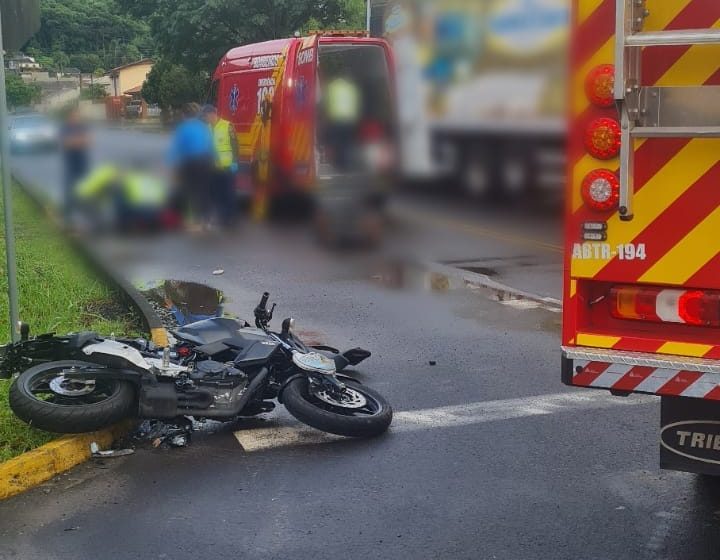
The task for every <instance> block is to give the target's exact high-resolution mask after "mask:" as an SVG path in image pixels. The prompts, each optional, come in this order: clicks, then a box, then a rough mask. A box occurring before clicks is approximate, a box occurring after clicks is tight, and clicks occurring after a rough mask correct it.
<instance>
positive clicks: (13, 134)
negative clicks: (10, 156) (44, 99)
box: [10, 114, 60, 153]
mask: <svg viewBox="0 0 720 560" xmlns="http://www.w3.org/2000/svg"><path fill="white" fill-rule="evenodd" d="M59 141H60V134H59V130H58V126H57V124H56V123H55V122H53V121H52V120H51V119H49V118H48V117H46V116H44V115H37V114H32V115H20V116H17V117H14V118H13V119H12V120H11V121H10V148H11V149H12V151H13V152H15V153H19V152H37V151H52V150H56V149H58V146H59Z"/></svg>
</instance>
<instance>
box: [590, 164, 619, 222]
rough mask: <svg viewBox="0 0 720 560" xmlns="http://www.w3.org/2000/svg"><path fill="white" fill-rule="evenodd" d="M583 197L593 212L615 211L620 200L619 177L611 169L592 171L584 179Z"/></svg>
mask: <svg viewBox="0 0 720 560" xmlns="http://www.w3.org/2000/svg"><path fill="white" fill-rule="evenodd" d="M582 197H583V200H584V201H585V204H587V206H588V207H589V208H591V209H592V210H597V211H598V212H607V211H608V210H614V209H615V208H617V205H618V200H620V181H618V178H617V175H615V173H614V172H613V171H610V170H609V169H596V170H595V171H591V172H590V173H588V174H587V176H586V177H585V179H583V182H582Z"/></svg>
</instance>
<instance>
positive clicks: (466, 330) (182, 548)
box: [0, 133, 720, 560]
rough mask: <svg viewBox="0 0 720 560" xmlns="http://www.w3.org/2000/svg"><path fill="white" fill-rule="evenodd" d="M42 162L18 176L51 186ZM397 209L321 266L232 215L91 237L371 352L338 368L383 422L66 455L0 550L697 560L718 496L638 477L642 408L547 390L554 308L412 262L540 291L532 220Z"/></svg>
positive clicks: (261, 429) (554, 369)
mask: <svg viewBox="0 0 720 560" xmlns="http://www.w3.org/2000/svg"><path fill="white" fill-rule="evenodd" d="M123 134H125V133H123ZM26 163H28V162H26ZM44 165H46V164H45V163H43V162H35V164H33V165H29V166H26V171H25V172H26V173H27V174H31V173H35V174H36V175H35V176H36V178H37V179H41V178H42V177H45V178H46V179H47V180H46V181H44V184H45V186H44V188H46V189H52V187H51V185H52V184H54V183H52V181H51V180H50V179H51V177H52V172H51V171H47V170H43V169H44V168H43V166H44ZM29 170H31V171H29ZM25 178H27V176H26V177H25ZM401 200H402V202H403V203H402V204H401V205H400V210H398V212H397V213H395V214H394V218H393V221H394V225H393V229H392V235H391V236H390V238H389V239H388V243H387V245H386V247H385V249H384V250H382V251H380V252H378V253H374V254H340V255H338V254H328V253H327V252H325V251H323V250H321V249H319V248H318V247H316V246H315V245H314V244H313V242H312V238H311V236H310V235H309V234H308V233H307V232H306V231H304V230H303V229H301V228H297V227H295V228H287V229H277V228H272V227H269V226H252V225H249V224H246V225H244V226H243V227H241V228H240V229H239V231H238V232H236V233H234V234H233V235H225V236H215V237H207V238H191V237H158V238H152V239H143V240H141V241H140V242H137V240H135V241H133V240H125V241H122V242H104V243H105V244H104V245H103V247H104V248H105V249H106V250H107V251H108V252H109V253H111V254H112V256H113V259H114V260H115V261H116V262H117V263H118V265H119V266H122V267H123V268H124V270H125V271H126V273H127V274H128V276H129V277H131V278H132V279H133V280H135V281H136V282H138V283H149V282H153V281H155V282H156V281H160V280H163V279H176V280H187V281H194V282H200V283H203V284H207V285H212V286H213V287H216V288H218V289H220V290H222V291H223V292H224V293H225V295H226V298H227V300H228V301H227V304H226V310H227V311H228V312H230V313H234V314H237V315H239V316H242V317H248V316H249V314H250V312H251V310H252V308H253V307H254V305H255V304H256V302H257V300H258V298H259V295H260V293H261V292H262V291H263V290H268V291H270V292H271V293H272V294H273V298H272V299H273V300H275V301H277V302H278V304H279V309H278V314H277V316H278V317H285V316H290V315H292V316H294V317H296V318H297V320H298V325H299V328H300V330H301V331H302V332H303V333H305V335H306V336H308V337H310V338H313V339H315V340H321V341H326V342H328V343H332V344H333V345H336V346H340V347H352V346H356V345H362V346H364V347H367V348H369V349H371V350H372V351H373V357H372V359H371V360H369V361H368V362H367V363H366V364H362V367H361V368H360V371H359V374H358V375H359V377H360V378H361V379H362V380H363V381H364V382H366V383H368V384H369V385H371V386H373V387H374V388H376V389H377V390H379V391H380V392H382V393H383V394H385V395H387V396H388V398H389V399H390V400H391V402H392V404H393V406H394V408H395V410H396V421H395V423H394V425H393V428H392V429H391V431H390V432H389V433H388V434H387V435H385V436H384V437H381V438H378V439H375V440H371V441H345V440H338V439H337V438H329V437H325V436H323V435H321V434H317V433H313V432H312V431H309V430H305V429H303V428H302V427H301V426H299V425H298V424H297V423H295V422H294V421H292V420H291V419H290V418H288V416H287V415H286V414H283V413H282V411H279V412H276V413H273V414H270V415H268V416H267V417H266V418H265V419H261V420H259V421H258V420H255V421H244V422H241V423H240V424H238V425H236V426H228V427H226V428H225V429H224V430H220V431H219V432H218V433H214V434H200V435H198V436H197V437H196V438H195V440H194V441H193V444H192V445H191V446H190V447H188V448H185V449H178V450H171V451H165V450H139V451H138V452H137V453H136V454H135V455H133V456H130V457H126V458H121V459H115V460H105V461H102V462H97V463H94V462H91V463H88V464H86V465H84V466H82V467H80V468H77V469H74V470H73V471H71V472H70V473H68V474H66V475H63V476H61V477H59V478H58V479H57V480H55V481H53V482H51V483H48V484H46V485H44V486H42V487H40V488H38V489H36V490H34V491H31V492H29V493H27V494H25V495H22V496H19V497H16V498H14V499H11V500H8V501H5V502H2V503H0V558H3V559H5V558H12V559H15V558H18V559H20V558H21V559H23V560H25V559H27V560H34V559H42V560H46V559H71V558H72V559H73V560H75V559H77V560H82V559H93V560H94V559H96V558H103V559H116V558H117V559H131V558H143V559H145V558H167V559H173V560H175V559H186V558H187V559H195V558H199V557H202V558H205V557H216V558H247V559H271V558H278V559H280V558H282V559H285V558H298V559H325V558H328V559H329V558H349V559H356V558H358V559H360V558H362V559H373V558H378V559H386V558H403V559H404V558H408V559H410V558H412V559H436V558H437V559H440V558H442V559H448V558H452V559H455V558H458V559H460V558H467V559H480V558H482V559H485V558H488V559H490V558H492V559H495V558H497V559H508V560H518V559H549V558H552V559H553V560H560V559H566V558H567V559H573V560H575V559H578V558H582V559H583V560H591V559H592V560H594V559H597V560H606V559H626V558H627V559H633V560H640V559H653V560H655V559H693V560H694V559H705V558H707V559H711V558H712V559H714V558H717V550H719V549H720V532H719V531H718V525H719V524H720V519H719V516H718V511H720V485H718V484H716V483H715V484H714V483H712V482H709V481H707V480H706V479H703V478H697V477H694V476H691V475H685V474H680V473H670V472H663V471H660V470H659V469H658V468H657V459H658V439H657V433H658V428H657V426H658V424H659V403H658V402H657V401H654V400H652V399H651V398H638V397H633V398H629V399H620V398H612V397H609V396H608V395H606V394H605V393H602V392H586V391H578V390H570V389H566V388H564V387H563V386H562V385H561V384H560V380H559V362H560V355H559V337H558V333H559V321H560V318H559V315H558V314H557V313H553V312H551V311H548V310H546V309H542V308H532V307H531V306H513V305H502V304H500V303H498V302H496V301H494V298H493V292H492V291H483V290H469V289H467V288H465V287H464V286H463V285H462V283H458V282H455V280H454V279H453V278H452V277H448V278H442V277H438V275H437V274H431V273H429V272H428V270H427V269H426V267H424V266H423V265H421V264H419V263H420V262H422V261H424V260H427V259H430V260H434V261H443V262H451V261H452V262H454V263H456V262H457V261H463V260H466V259H474V261H473V262H477V263H480V264H478V265H477V266H476V267H474V268H488V269H493V270H495V271H496V275H495V276H494V277H495V278H499V279H501V280H504V281H509V280H512V279H513V275H514V277H515V278H519V279H521V280H522V281H523V282H524V283H525V284H524V285H523V286H522V287H523V289H535V290H536V291H537V292H538V293H543V292H546V293H547V294H548V295H553V294H557V293H558V292H559V289H558V287H557V286H559V282H560V275H559V269H557V268H556V269H554V270H553V267H552V266H551V265H552V264H553V263H554V259H556V258H557V257H556V256H553V252H552V251H551V250H548V251H545V252H543V253H542V254H541V252H540V251H539V248H540V244H545V243H546V242H545V241H544V239H545V237H543V235H548V237H550V235H549V233H548V232H545V231H544V229H551V228H543V227H542V224H540V223H537V222H534V221H533V220H530V219H528V218H526V217H524V216H523V215H522V214H520V213H518V214H517V215H515V218H514V221H513V220H512V219H511V218H508V217H506V216H503V214H502V213H500V212H497V211H494V212H490V211H487V210H482V209H477V208H469V207H467V206H468V205H465V204H462V203H460V202H458V201H451V200H447V199H445V198H434V197H408V196H407V195H405V196H403V198H402V199H401ZM533 228H537V230H536V231H535V233H533ZM541 229H543V233H542V234H541V232H540V230H541ZM508 231H510V232H511V233H507V232H508ZM531 241H532V242H534V244H533V243H530V242H531ZM523 243H525V245H523ZM547 244H548V245H551V244H552V243H551V241H548V242H547ZM532 247H534V248H535V249H536V250H537V251H534V252H529V251H531V248H532ZM523 252H526V253H523ZM541 255H542V256H541ZM555 255H556V253H555ZM409 257H411V258H409ZM510 257H514V258H516V259H517V260H516V261H515V262H516V263H517V262H521V264H518V265H517V269H516V268H515V267H514V265H512V264H507V263H508V262H510V261H509V260H507V259H509V258H510ZM530 257H533V258H536V259H537V261H530V260H529V259H530ZM523 258H524V259H525V260H524V261H523V260H522V259H523ZM482 259H485V261H482ZM490 259H496V260H497V262H494V261H491V260H490ZM530 262H532V263H534V264H528V263H530ZM487 263H491V264H489V265H488V264H487ZM522 263H525V266H523V265H522ZM481 265H482V266H481ZM503 267H504V268H503ZM217 269H223V270H224V273H223V274H222V275H219V276H215V275H213V274H212V272H213V271H215V270H217ZM521 271H524V272H521ZM486 272H489V271H486ZM431 362H433V363H435V364H436V365H434V366H433V365H431Z"/></svg>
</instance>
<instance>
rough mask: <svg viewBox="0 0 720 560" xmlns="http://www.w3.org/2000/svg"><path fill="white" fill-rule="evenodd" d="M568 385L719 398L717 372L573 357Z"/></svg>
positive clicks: (719, 387) (719, 390)
mask: <svg viewBox="0 0 720 560" xmlns="http://www.w3.org/2000/svg"><path fill="white" fill-rule="evenodd" d="M573 366H574V375H573V380H572V384H573V385H575V386H578V387H596V388H603V389H612V390H617V391H627V392H630V393H645V394H650V395H661V396H673V397H691V398H696V399H708V400H714V401H720V374H718V373H703V372H700V371H682V370H676V369H662V368H653V367H646V366H631V365H625V364H612V363H605V362H587V361H581V360H575V362H574V364H573Z"/></svg>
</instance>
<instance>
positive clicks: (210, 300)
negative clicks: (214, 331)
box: [143, 280, 225, 327]
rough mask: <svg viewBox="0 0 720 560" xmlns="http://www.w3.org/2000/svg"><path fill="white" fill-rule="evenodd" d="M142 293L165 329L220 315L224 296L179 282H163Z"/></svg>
mask: <svg viewBox="0 0 720 560" xmlns="http://www.w3.org/2000/svg"><path fill="white" fill-rule="evenodd" d="M143 294H144V295H145V297H146V298H147V299H148V301H150V303H151V304H152V305H153V306H154V307H155V309H156V310H157V311H158V312H159V314H160V316H161V318H162V320H163V322H164V323H166V326H171V327H175V326H183V325H189V324H190V323H194V322H196V321H202V320H204V319H212V318H214V317H222V316H223V303H224V301H225V296H224V295H223V293H222V292H221V291H220V290H217V289H215V288H211V287H210V286H205V285H204V284H198V283H195V282H183V281H180V280H163V281H160V282H157V283H155V284H154V286H153V287H151V288H149V289H148V288H145V289H144V290H143Z"/></svg>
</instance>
